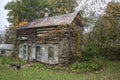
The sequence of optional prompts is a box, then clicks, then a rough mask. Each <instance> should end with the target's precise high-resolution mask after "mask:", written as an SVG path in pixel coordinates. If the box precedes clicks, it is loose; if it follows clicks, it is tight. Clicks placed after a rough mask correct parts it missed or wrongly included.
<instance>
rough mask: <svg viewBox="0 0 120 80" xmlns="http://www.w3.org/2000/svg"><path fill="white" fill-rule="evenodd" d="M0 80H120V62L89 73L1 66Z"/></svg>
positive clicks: (108, 62)
mask: <svg viewBox="0 0 120 80" xmlns="http://www.w3.org/2000/svg"><path fill="white" fill-rule="evenodd" d="M0 61H1V60H0ZM0 80H120V62H119V61H106V64H105V66H104V67H103V69H102V70H100V71H95V72H87V73H75V72H67V71H60V70H59V71H57V70H54V69H52V70H51V69H45V68H43V69H38V68H34V67H29V68H25V69H21V70H13V69H12V68H10V67H9V66H5V65H3V64H0Z"/></svg>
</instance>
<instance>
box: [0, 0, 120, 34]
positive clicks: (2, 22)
mask: <svg viewBox="0 0 120 80" xmlns="http://www.w3.org/2000/svg"><path fill="white" fill-rule="evenodd" d="M10 1H12V0H1V1H0V33H1V31H5V26H8V25H9V23H8V21H7V19H6V18H7V13H8V11H7V10H5V9H4V6H5V5H6V4H7V3H8V2H10ZM96 1H97V2H96ZM109 1H111V0H82V1H81V0H79V4H80V5H86V6H87V7H88V9H91V8H93V10H97V8H99V7H98V4H97V3H98V2H100V3H101V4H100V5H101V6H104V7H103V9H104V8H105V6H106V3H108V2H109ZM114 1H120V0H114ZM88 4H93V5H91V8H90V6H88ZM80 7H81V6H80ZM94 8H95V9H94ZM86 9H87V8H86Z"/></svg>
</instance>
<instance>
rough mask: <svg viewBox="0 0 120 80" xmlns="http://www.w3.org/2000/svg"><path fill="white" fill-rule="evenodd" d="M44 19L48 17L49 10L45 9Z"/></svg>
mask: <svg viewBox="0 0 120 80" xmlns="http://www.w3.org/2000/svg"><path fill="white" fill-rule="evenodd" d="M45 17H49V10H48V8H45Z"/></svg>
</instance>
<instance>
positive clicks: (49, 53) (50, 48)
mask: <svg viewBox="0 0 120 80" xmlns="http://www.w3.org/2000/svg"><path fill="white" fill-rule="evenodd" d="M48 57H49V59H54V51H53V47H49V48H48Z"/></svg>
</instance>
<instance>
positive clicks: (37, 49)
mask: <svg viewBox="0 0 120 80" xmlns="http://www.w3.org/2000/svg"><path fill="white" fill-rule="evenodd" d="M41 56H42V48H41V47H40V46H36V57H37V59H40V58H41Z"/></svg>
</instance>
